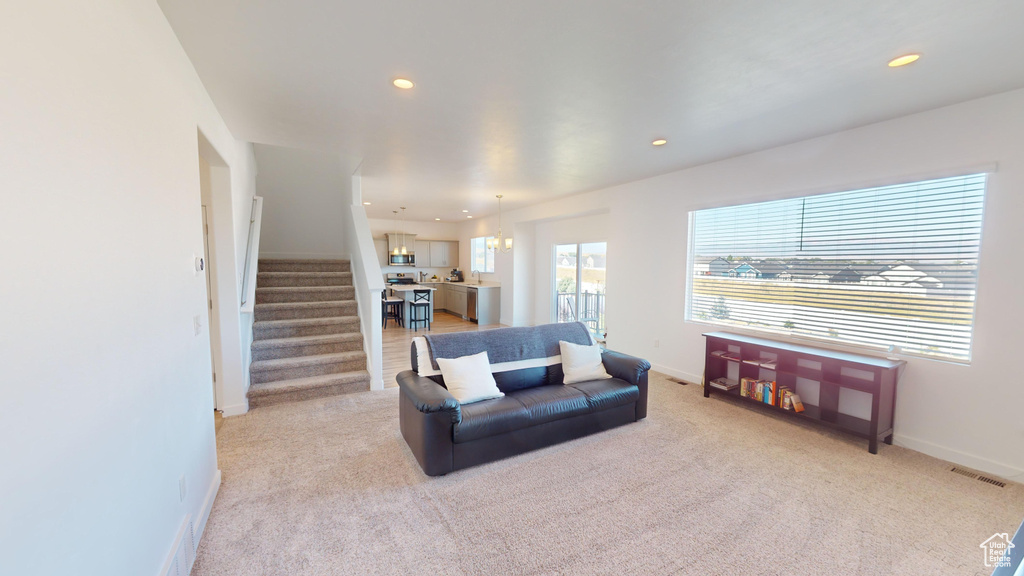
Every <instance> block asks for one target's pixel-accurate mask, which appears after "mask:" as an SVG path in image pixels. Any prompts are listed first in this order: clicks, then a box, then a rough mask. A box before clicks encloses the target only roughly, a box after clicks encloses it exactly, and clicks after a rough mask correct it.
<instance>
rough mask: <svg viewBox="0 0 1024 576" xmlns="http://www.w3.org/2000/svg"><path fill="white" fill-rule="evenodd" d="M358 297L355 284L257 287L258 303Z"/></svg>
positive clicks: (323, 300) (320, 300) (322, 300)
mask: <svg viewBox="0 0 1024 576" xmlns="http://www.w3.org/2000/svg"><path fill="white" fill-rule="evenodd" d="M355 297H356V289H355V287H353V286H278V287H272V288H260V287H258V286H257V287H256V304H274V303H281V302H326V301H336V300H352V299H353V298H355Z"/></svg>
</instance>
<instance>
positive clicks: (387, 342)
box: [381, 312, 502, 388]
mask: <svg viewBox="0 0 1024 576" xmlns="http://www.w3.org/2000/svg"><path fill="white" fill-rule="evenodd" d="M501 327H502V325H501V324H489V325H487V326H479V325H477V324H474V323H472V322H469V321H466V320H463V319H462V318H459V317H458V316H452V315H451V314H448V313H446V312H438V313H436V314H434V322H433V323H432V324H431V325H430V332H427V330H426V329H424V328H423V327H422V326H421V327H420V329H419V330H418V331H415V332H414V331H413V330H412V329H410V328H402V327H401V326H398V325H396V324H395V323H394V321H393V320H388V327H387V328H385V329H384V332H383V335H382V336H381V344H382V348H383V357H384V358H383V360H384V362H383V364H384V365H383V367H382V370H381V371H382V376H383V378H384V387H385V388H393V387H395V386H398V382H397V381H396V380H395V377H396V376H398V373H399V372H401V371H402V370H409V369H411V368H412V362H411V361H410V360H409V347H410V345H411V344H412V339H413V337H414V336H423V335H424V334H442V333H445V332H475V331H477V330H490V329H493V328H501Z"/></svg>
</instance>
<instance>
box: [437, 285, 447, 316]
mask: <svg viewBox="0 0 1024 576" xmlns="http://www.w3.org/2000/svg"><path fill="white" fill-rule="evenodd" d="M434 287H435V288H437V291H435V292H434V310H447V309H448V286H446V285H444V284H436V285H434Z"/></svg>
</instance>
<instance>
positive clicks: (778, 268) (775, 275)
mask: <svg viewBox="0 0 1024 576" xmlns="http://www.w3.org/2000/svg"><path fill="white" fill-rule="evenodd" d="M754 267H755V268H757V269H758V271H760V272H761V276H760V278H764V279H766V280H792V279H793V276H792V275H791V274H790V273H789V269H788V268H787V266H786V265H785V264H783V263H782V262H773V261H771V260H765V261H763V262H758V263H757V264H755V265H754Z"/></svg>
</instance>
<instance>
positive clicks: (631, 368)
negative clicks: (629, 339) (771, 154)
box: [601, 350, 651, 384]
mask: <svg viewBox="0 0 1024 576" xmlns="http://www.w3.org/2000/svg"><path fill="white" fill-rule="evenodd" d="M601 360H602V361H603V362H604V369H605V370H607V371H608V373H609V374H611V375H612V376H614V377H615V378H618V379H620V380H625V381H626V382H629V383H630V384H637V383H639V382H640V378H641V376H646V375H647V371H648V370H650V369H651V363H650V362H648V361H647V360H644V359H642V358H637V357H635V356H628V355H626V354H623V353H621V352H613V351H611V350H605V351H604V353H603V354H601Z"/></svg>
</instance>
